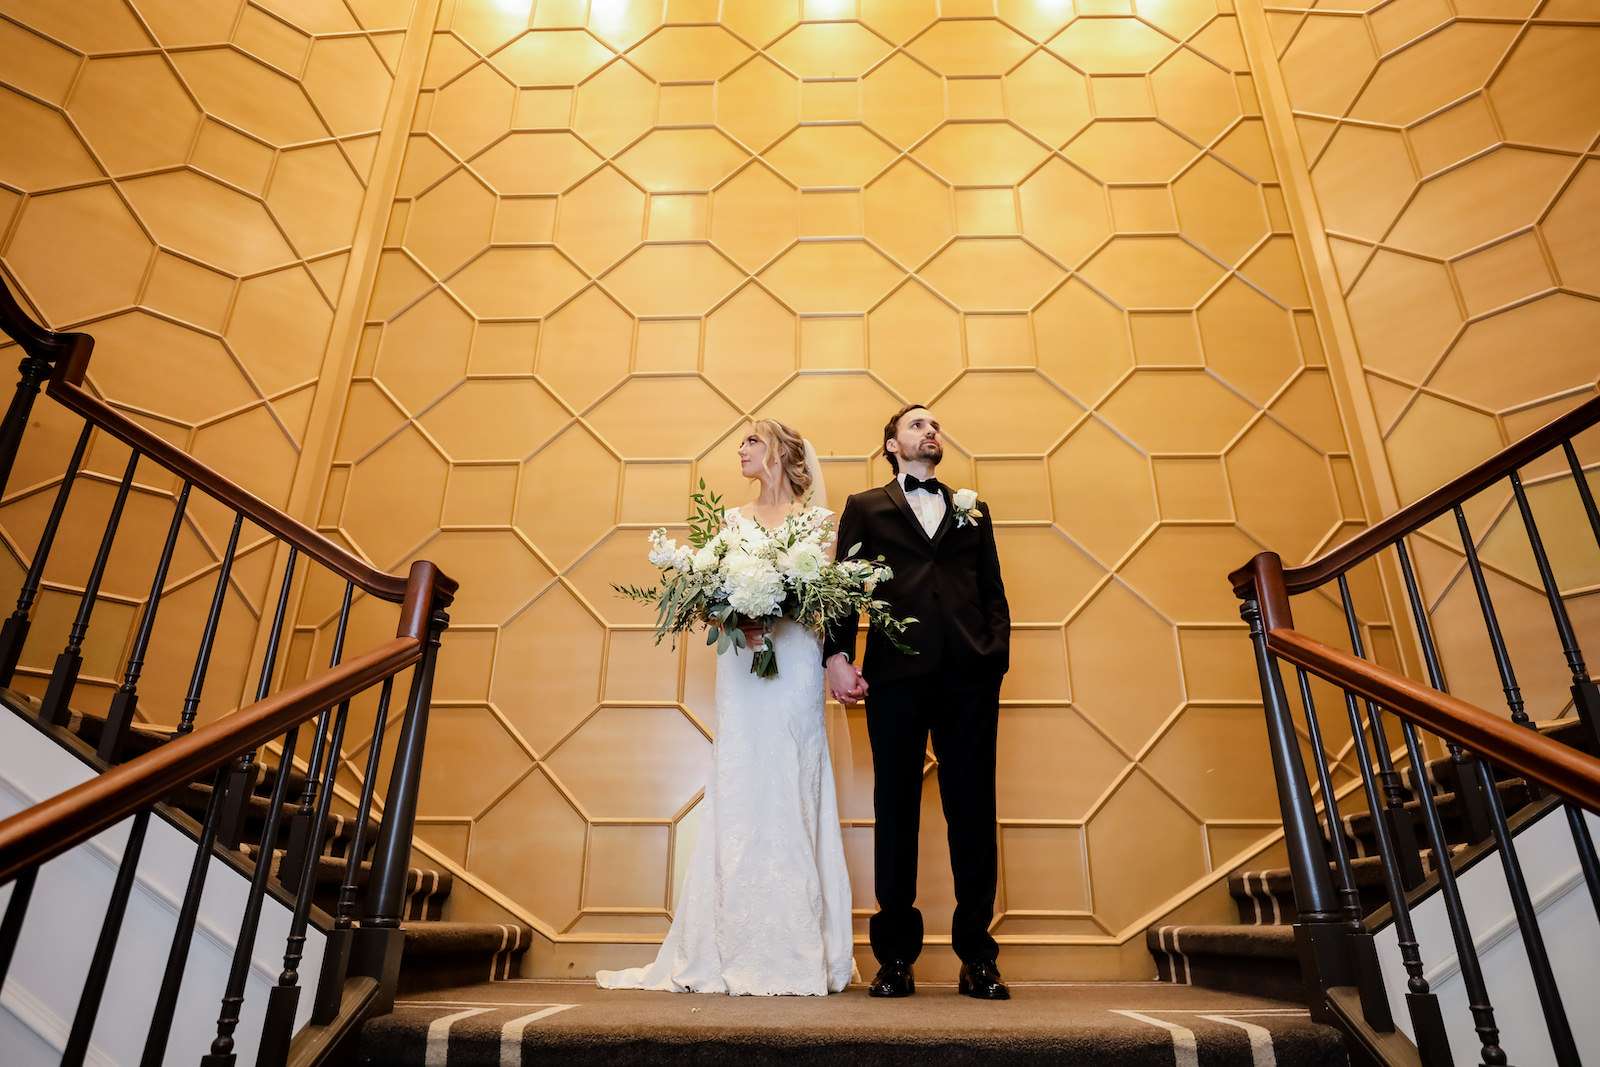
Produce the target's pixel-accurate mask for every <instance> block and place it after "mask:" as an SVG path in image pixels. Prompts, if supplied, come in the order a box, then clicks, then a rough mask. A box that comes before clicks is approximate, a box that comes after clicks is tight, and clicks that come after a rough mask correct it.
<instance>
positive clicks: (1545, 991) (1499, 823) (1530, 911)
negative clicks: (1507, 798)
mask: <svg viewBox="0 0 1600 1067" xmlns="http://www.w3.org/2000/svg"><path fill="white" fill-rule="evenodd" d="M1478 775H1479V777H1480V778H1482V779H1483V783H1484V788H1485V789H1486V790H1488V792H1489V819H1490V822H1491V824H1492V825H1493V826H1494V839H1495V843H1496V844H1498V845H1499V846H1500V847H1499V849H1498V851H1499V853H1500V866H1501V868H1502V869H1503V870H1504V871H1505V876H1506V887H1507V888H1508V889H1510V890H1511V906H1512V909H1513V910H1514V911H1515V912H1516V915H1517V928H1518V931H1519V933H1520V934H1521V935H1522V948H1523V950H1524V951H1525V952H1526V953H1527V955H1528V966H1529V967H1530V968H1531V969H1532V971H1533V986H1534V989H1535V990H1537V991H1538V994H1539V1008H1540V1010H1541V1011H1542V1012H1543V1013H1544V1022H1545V1026H1546V1028H1548V1029H1549V1031H1550V1046H1551V1048H1553V1049H1554V1050H1555V1054H1556V1063H1557V1064H1559V1065H1560V1067H1578V1063H1579V1061H1578V1046H1577V1044H1576V1043H1575V1042H1574V1041H1573V1038H1572V1027H1571V1025H1570V1024H1569V1023H1568V1022H1567V1010H1566V1007H1565V1006H1564V1005H1563V1004H1562V1003H1561V989H1560V987H1559V986H1557V985H1556V979H1555V974H1554V973H1553V972H1552V971H1551V969H1550V954H1549V952H1547V951H1546V950H1545V945H1544V935H1543V934H1542V933H1541V932H1540V930H1539V915H1538V913H1537V912H1536V911H1534V908H1533V900H1532V898H1530V897H1529V896H1528V883H1527V879H1525V878H1524V877H1523V874H1522V863H1521V861H1520V860H1518V859H1517V848H1516V845H1515V844H1514V843H1513V841H1512V835H1511V827H1510V826H1509V825H1508V824H1507V822H1506V810H1505V806H1504V805H1503V804H1501V803H1500V796H1499V794H1497V793H1495V792H1494V779H1493V776H1492V773H1491V771H1490V769H1489V764H1488V763H1486V762H1480V763H1479V764H1478Z"/></svg>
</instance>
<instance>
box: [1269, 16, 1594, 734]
mask: <svg viewBox="0 0 1600 1067" xmlns="http://www.w3.org/2000/svg"><path fill="white" fill-rule="evenodd" d="M1266 19H1267V29H1268V32H1269V33H1270V35H1271V38H1272V42H1273V46H1274V48H1275V50H1276V51H1277V53H1278V56H1279V64H1280V69H1281V72H1282V76H1283V81H1284V86H1285V89H1286V91H1287V96H1288V105H1289V107H1290V108H1291V109H1292V112H1293V121H1294V124H1295V128H1296V130H1297V131H1298V141H1299V149H1300V151H1301V154H1302V157H1303V159H1304V161H1305V164H1306V167H1307V168H1308V170H1309V173H1310V182H1311V189H1312V192H1313V194H1314V197H1315V200H1316V203H1317V206H1318V208H1319V209H1320V212H1321V215H1322V219H1323V223H1324V225H1325V227H1326V235H1325V237H1326V241H1327V244H1328V246H1329V248H1330V249H1331V252H1332V258H1333V261H1334V263H1335V265H1336V271H1337V284H1338V286H1339V288H1340V289H1341V290H1342V294H1343V296H1344V303H1345V307H1346V308H1347V309H1348V313H1349V318H1350V322H1351V325H1352V327H1353V329H1354V336H1355V341H1356V347H1357V353H1356V354H1357V355H1358V356H1359V360H1360V364H1361V370H1362V373H1363V374H1364V376H1365V379H1366V383H1367V387H1368V392H1369V395H1370V402H1371V405H1372V409H1373V412H1374V414H1375V416H1376V423H1377V430H1378V432H1379V434H1380V435H1381V440H1379V441H1375V442H1373V445H1372V447H1373V451H1374V452H1375V453H1376V454H1377V455H1379V456H1381V458H1382V459H1384V460H1386V461H1387V464H1388V468H1389V473H1390V475H1391V476H1392V480H1393V484H1394V487H1395V490H1396V493H1397V495H1398V496H1399V498H1400V501H1401V503H1407V502H1409V501H1411V500H1415V499H1416V498H1417V497H1419V496H1421V495H1422V494H1424V493H1426V492H1428V491H1429V490H1431V489H1433V488H1434V487H1436V486H1438V485H1440V484H1442V483H1443V482H1445V481H1447V480H1449V479H1450V478H1452V477H1454V476H1455V475H1457V474H1459V473H1460V472H1461V471H1463V470H1465V469H1467V468H1468V467H1470V466H1472V465H1474V464H1476V463H1478V462H1479V461H1481V460H1482V459H1484V458H1485V457H1487V456H1488V455H1490V454H1492V453H1494V452H1496V451H1498V450H1499V449H1500V448H1503V447H1504V446H1505V445H1507V444H1509V443H1511V442H1512V441H1515V440H1517V439H1518V438H1521V437H1522V436H1524V435H1526V434H1527V433H1528V432H1530V431H1531V430H1533V429H1534V428H1536V427H1537V426H1539V425H1541V424H1542V423H1544V422H1546V421H1548V420H1549V419H1551V418H1553V417H1555V416H1556V415H1558V414H1560V413H1561V412H1562V411H1563V410H1565V409H1567V408H1569V407H1571V406H1573V405H1574V404H1577V403H1579V402H1580V401H1582V400H1584V399H1587V398H1588V397H1590V396H1592V395H1593V394H1594V392H1595V386H1596V381H1597V378H1600V360H1597V359H1596V356H1595V348H1594V343H1593V339H1594V337H1595V336H1596V329H1597V328H1600V223H1597V221H1596V220H1597V219H1600V159H1597V158H1596V157H1595V151H1596V147H1597V144H1600V12H1596V11H1595V10H1593V9H1592V8H1591V7H1589V6H1588V5H1583V4H1572V3H1562V2H1559V0H1549V2H1542V3H1541V2H1534V0H1512V2H1493V0H1490V2H1483V0H1447V2H1445V3H1439V4H1404V3H1395V4H1381V5H1371V4H1353V5H1342V6H1341V9H1340V10H1327V9H1325V8H1323V7H1319V6H1318V5H1315V4H1310V3H1305V2H1300V3H1294V4H1282V5H1276V4H1275V5H1273V6H1272V7H1271V10H1270V12H1269V13H1268V14H1267V16H1266ZM1579 451H1580V458H1581V460H1582V461H1583V462H1584V463H1585V464H1587V466H1588V470H1589V475H1588V476H1589V477H1590V478H1591V480H1592V479H1593V478H1595V477H1596V474H1595V470H1596V467H1600V452H1596V451H1595V449H1594V447H1593V442H1584V441H1580V442H1579ZM1557 459H1559V456H1558V457H1557ZM1524 476H1525V478H1526V479H1527V480H1528V481H1529V482H1530V483H1532V484H1533V486H1534V492H1533V496H1534V499H1535V510H1536V514H1537V515H1538V517H1539V520H1540V522H1541V524H1542V525H1543V527H1544V529H1545V536H1546V538H1547V539H1549V538H1554V539H1556V541H1557V542H1559V543H1556V544H1553V545H1551V546H1550V547H1551V551H1552V554H1553V555H1554V556H1555V557H1557V559H1558V565H1557V567H1556V574H1557V578H1558V580H1559V581H1560V583H1561V585H1562V587H1563V589H1564V590H1566V592H1567V593H1568V595H1569V596H1576V597H1578V600H1579V602H1578V603H1574V605H1573V607H1574V610H1575V611H1579V612H1585V613H1592V612H1594V611H1595V610H1600V609H1597V608H1596V607H1594V606H1591V605H1587V604H1583V603H1581V602H1582V601H1585V600H1594V599H1596V598H1595V597H1594V596H1593V595H1588V596H1585V595H1584V594H1585V592H1586V591H1589V590H1593V589H1594V588H1595V585H1596V583H1597V582H1600V553H1597V552H1596V551H1595V550H1594V545H1593V542H1592V539H1590V538H1589V537H1588V535H1587V533H1586V532H1583V533H1582V536H1579V533H1580V532H1582V531H1583V530H1584V528H1585V527H1586V525H1587V524H1586V523H1584V522H1583V520H1582V518H1581V516H1578V515H1576V513H1575V512H1574V508H1576V507H1578V506H1579V496H1578V494H1577V492H1576V491H1575V487H1574V486H1573V484H1572V476H1571V474H1570V472H1569V471H1568V470H1567V468H1566V464H1565V463H1561V462H1554V463H1545V464H1542V465H1538V466H1537V467H1536V468H1530V469H1529V470H1528V471H1525V472H1524ZM1468 519H1469V522H1470V528H1471V531H1472V535H1473V537H1474V539H1475V540H1476V541H1477V542H1478V547H1479V551H1480V552H1481V554H1482V556H1483V559H1484V563H1485V565H1486V566H1487V567H1488V568H1489V569H1490V570H1491V571H1492V572H1494V574H1495V575H1496V576H1497V578H1499V579H1503V581H1502V582H1500V583H1499V584H1497V585H1496V587H1495V591H1494V602H1495V607H1496V610H1497V611H1498V612H1499V613H1500V615H1501V616H1502V618H1504V619H1507V620H1509V623H1508V626H1509V628H1510V629H1511V630H1513V631H1519V630H1520V631H1525V634H1526V640H1527V642H1528V644H1527V646H1526V647H1525V652H1524V654H1523V655H1522V656H1520V657H1519V658H1518V669H1519V672H1520V675H1521V677H1520V680H1521V681H1522V683H1523V687H1524V689H1526V690H1527V691H1528V692H1529V694H1530V696H1529V699H1530V702H1531V707H1530V710H1532V711H1534V712H1535V713H1536V714H1537V715H1539V716H1540V717H1554V716H1555V715H1556V714H1558V713H1559V712H1561V711H1562V709H1563V707H1564V706H1565V705H1567V704H1568V697H1567V695H1566V694H1565V686H1566V682H1564V681H1563V680H1562V679H1563V677H1564V674H1563V671H1562V670H1561V663H1560V657H1559V656H1557V657H1555V658H1554V662H1551V659H1550V657H1549V656H1548V655H1546V654H1542V649H1541V644H1540V643H1541V642H1542V641H1544V640H1545V637H1544V635H1543V633H1542V628H1543V627H1545V626H1547V625H1548V617H1547V615H1548V611H1547V608H1546V606H1545V604H1544V596H1543V590H1542V587H1541V586H1540V584H1539V579H1538V576H1537V573H1536V572H1535V571H1534V570H1533V569H1532V568H1533V561H1532V553H1531V552H1530V550H1529V548H1528V542H1527V539H1526V536H1525V535H1524V534H1523V532H1522V530H1521V522H1520V519H1519V518H1518V517H1517V513H1516V508H1515V506H1514V504H1513V503H1512V501H1511V496H1510V493H1509V492H1505V493H1500V494H1496V495H1494V496H1493V498H1492V499H1485V500H1480V501H1478V502H1476V505H1475V507H1473V508H1471V509H1469V511H1468ZM1573 519H1576V522H1573V521H1571V520H1573ZM1417 540H1418V541H1419V542H1422V543H1421V544H1418V545H1417V546H1416V547H1415V548H1414V554H1415V555H1416V556H1417V559H1418V562H1419V567H1420V568H1421V570H1422V578H1423V583H1424V586H1425V587H1426V592H1427V593H1428V597H1429V601H1430V605H1431V607H1432V609H1433V611H1434V625H1435V627H1436V629H1438V630H1439V631H1440V633H1441V635H1448V636H1443V649H1444V650H1445V658H1446V661H1447V662H1446V663H1445V667H1446V669H1447V672H1448V673H1449V675H1450V677H1451V679H1452V688H1453V689H1454V691H1456V692H1458V693H1460V694H1461V695H1463V696H1465V697H1467V698H1468V699H1472V700H1475V701H1476V702H1478V703H1480V704H1481V705H1482V706H1484V707H1490V708H1501V707H1504V706H1505V705H1504V699H1503V697H1502V695H1501V693H1500V683H1499V681H1498V679H1497V678H1493V677H1489V676H1488V675H1486V674H1485V672H1484V671H1483V669H1482V668H1483V664H1484V663H1485V662H1486V659H1485V653H1484V649H1486V648H1487V647H1488V646H1487V642H1486V638H1485V637H1484V635H1483V624H1482V622H1481V620H1480V618H1479V608H1478V605H1477V601H1476V598H1475V597H1472V596H1463V595H1462V594H1461V590H1460V587H1461V585H1462V583H1464V582H1467V581H1468V579H1467V577H1466V574H1465V556H1464V553H1463V552H1462V549H1461V540H1460V537H1459V534H1458V532H1457V530H1456V528H1455V524H1454V523H1449V524H1447V525H1446V524H1436V525H1435V526H1434V527H1430V528H1429V530H1428V531H1427V532H1426V533H1424V534H1422V535H1419V537H1418V539H1417ZM1423 559H1426V560H1427V564H1426V565H1425V566H1424V565H1423V564H1422V562H1421V561H1422V560H1423ZM1541 619H1542V621H1541ZM1492 673H1493V672H1492V671H1491V672H1489V674H1492Z"/></svg>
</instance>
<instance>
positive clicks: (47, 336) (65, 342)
mask: <svg viewBox="0 0 1600 1067" xmlns="http://www.w3.org/2000/svg"><path fill="white" fill-rule="evenodd" d="M0 331H4V332H5V333H6V334H8V335H10V336H11V337H12V338H13V339H15V340H16V342H17V344H19V345H21V346H22V350H23V351H24V352H26V353H28V355H30V356H34V357H36V358H38V359H42V360H44V361H45V362H46V363H56V362H59V361H61V360H62V358H63V357H65V356H68V355H71V354H72V353H74V352H76V351H78V350H80V349H81V350H82V353H83V356H82V358H83V361H85V362H87V361H88V359H89V351H90V350H91V349H93V348H94V338H93V337H90V336H89V335H88V334H86V333H57V332H56V331H54V330H47V329H45V328H44V327H43V326H41V325H40V324H39V323H37V322H34V321H33V319H32V317H30V316H29V315H28V313H27V312H26V311H23V310H22V305H21V304H18V303H17V298H16V297H14V296H12V295H11V288H10V287H9V286H6V285H0Z"/></svg>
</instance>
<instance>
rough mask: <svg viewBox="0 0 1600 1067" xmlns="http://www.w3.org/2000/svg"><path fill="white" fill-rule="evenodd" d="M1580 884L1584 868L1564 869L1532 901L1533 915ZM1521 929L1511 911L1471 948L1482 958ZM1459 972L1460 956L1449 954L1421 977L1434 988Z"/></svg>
mask: <svg viewBox="0 0 1600 1067" xmlns="http://www.w3.org/2000/svg"><path fill="white" fill-rule="evenodd" d="M1485 862H1487V860H1486V861H1485ZM1580 885H1583V868H1582V867H1578V866H1576V865H1574V866H1572V867H1569V868H1567V870H1565V871H1564V872H1562V874H1561V876H1560V877H1558V878H1557V879H1556V880H1555V881H1553V882H1551V883H1550V884H1548V885H1547V886H1545V887H1544V888H1543V889H1542V890H1540V891H1539V893H1538V895H1537V896H1535V897H1533V898H1532V901H1533V913H1534V914H1535V915H1541V914H1543V913H1544V912H1546V911H1548V910H1549V909H1550V908H1551V907H1552V906H1554V905H1555V904H1556V903H1558V902H1559V901H1561V900H1563V899H1564V898H1565V897H1566V896H1567V894H1569V893H1571V892H1573V891H1574V890H1575V889H1577V888H1578V887H1579V886H1580ZM1521 930H1522V927H1521V925H1520V924H1519V923H1518V922H1517V913H1516V912H1515V911H1512V912H1511V913H1510V914H1508V915H1503V916H1501V918H1500V921H1499V922H1496V923H1495V924H1494V925H1493V926H1491V927H1489V929H1487V930H1485V931H1484V932H1482V933H1481V934H1475V935H1474V936H1473V938H1472V947H1473V948H1474V949H1476V950H1477V953H1478V956H1479V958H1480V959H1481V958H1482V957H1483V956H1485V955H1487V954H1488V952H1489V950H1490V949H1492V948H1494V947H1495V946H1496V945H1498V944H1500V943H1501V942H1502V941H1505V940H1506V939H1508V938H1511V937H1515V936H1517V935H1518V934H1519V933H1521ZM1460 973H1461V957H1460V955H1452V956H1451V957H1450V958H1449V959H1445V960H1441V961H1440V962H1438V963H1436V964H1434V965H1433V967H1431V968H1429V969H1428V970H1426V971H1424V972H1423V975H1422V977H1423V978H1424V979H1426V981H1427V983H1428V987H1429V988H1430V989H1437V988H1438V986H1439V983H1440V982H1443V981H1445V980H1446V979H1450V978H1454V977H1455V976H1456V975H1458V974H1460Z"/></svg>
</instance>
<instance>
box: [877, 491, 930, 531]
mask: <svg viewBox="0 0 1600 1067" xmlns="http://www.w3.org/2000/svg"><path fill="white" fill-rule="evenodd" d="M883 491H884V492H885V493H888V494H889V499H890V500H892V501H894V504H895V507H897V508H899V509H900V514H902V515H904V516H905V517H906V521H907V522H909V523H910V524H911V528H912V529H914V530H916V531H917V534H918V536H920V537H921V538H922V543H923V544H931V543H932V541H931V539H930V538H929V537H928V531H927V530H925V529H923V526H922V520H921V519H919V518H917V513H916V510H915V509H913V508H912V506H911V501H909V500H907V499H906V491H905V490H904V489H903V488H901V486H900V479H898V478H896V479H895V480H894V481H892V482H890V483H889V484H888V485H886V486H884V487H883Z"/></svg>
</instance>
